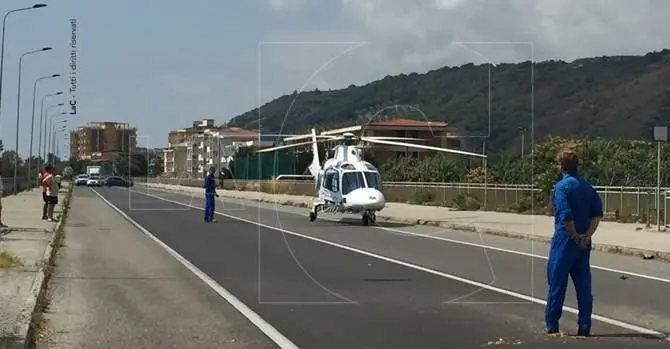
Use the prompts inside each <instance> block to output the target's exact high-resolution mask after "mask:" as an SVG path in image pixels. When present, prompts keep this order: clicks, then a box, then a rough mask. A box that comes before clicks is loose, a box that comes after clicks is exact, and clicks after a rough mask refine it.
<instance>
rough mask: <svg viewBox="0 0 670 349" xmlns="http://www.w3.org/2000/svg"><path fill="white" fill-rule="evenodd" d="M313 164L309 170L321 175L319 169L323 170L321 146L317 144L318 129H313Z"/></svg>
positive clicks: (315, 174)
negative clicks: (320, 155)
mask: <svg viewBox="0 0 670 349" xmlns="http://www.w3.org/2000/svg"><path fill="white" fill-rule="evenodd" d="M312 153H313V155H314V156H313V157H312V164H311V165H310V166H309V172H310V173H311V174H312V176H314V178H315V179H316V177H317V176H318V175H319V171H321V161H320V160H319V147H318V144H317V140H316V130H315V129H312Z"/></svg>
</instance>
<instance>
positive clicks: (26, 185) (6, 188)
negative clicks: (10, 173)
mask: <svg viewBox="0 0 670 349" xmlns="http://www.w3.org/2000/svg"><path fill="white" fill-rule="evenodd" d="M36 185H37V183H33V182H32V181H28V180H26V179H25V178H23V179H19V180H17V181H16V186H17V190H16V192H17V193H18V192H21V191H24V190H28V189H30V188H32V187H35V186H36ZM12 194H14V178H3V179H2V196H3V197H5V196H7V195H12Z"/></svg>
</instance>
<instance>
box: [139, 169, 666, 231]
mask: <svg viewBox="0 0 670 349" xmlns="http://www.w3.org/2000/svg"><path fill="white" fill-rule="evenodd" d="M282 178H287V177H282ZM146 181H149V182H153V183H164V184H176V185H187V186H202V179H174V178H137V179H135V183H142V182H146ZM224 183H225V187H226V188H227V189H236V190H253V191H258V190H261V188H267V189H272V188H274V190H276V191H278V192H286V193H293V194H296V195H314V181H313V180H292V179H287V180H280V181H272V180H261V181H258V180H256V181H247V180H237V179H228V180H225V181H224ZM383 185H384V190H383V191H384V194H385V195H386V197H387V200H389V201H396V202H413V201H426V199H429V201H433V202H436V203H451V202H453V201H454V200H455V199H456V198H457V197H458V196H459V195H461V194H465V193H467V194H468V195H470V196H474V197H476V198H477V199H478V201H479V202H481V205H482V208H484V209H489V210H495V209H498V208H507V209H509V208H514V207H519V206H522V205H527V204H528V197H529V196H530V195H531V194H533V193H537V192H539V191H540V189H537V188H534V187H533V186H532V185H530V184H526V185H519V184H498V183H439V182H386V181H385V182H384V183H383ZM596 189H597V190H598V193H599V194H600V197H601V199H602V201H603V208H604V210H605V212H609V213H611V214H615V213H616V214H618V215H619V216H620V217H631V219H633V218H639V219H644V220H647V219H648V220H649V222H651V224H652V225H653V224H655V222H656V214H657V212H658V214H660V217H661V222H662V224H664V225H666V224H668V222H670V220H669V218H670V214H668V210H667V206H668V201H670V188H668V187H664V188H661V195H663V196H662V197H661V199H663V197H665V200H661V202H662V206H661V207H660V209H659V210H657V207H656V203H657V202H658V201H657V196H656V187H613V186H597V187H596ZM547 200H549V199H548V198H547Z"/></svg>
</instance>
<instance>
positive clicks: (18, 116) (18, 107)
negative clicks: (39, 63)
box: [14, 47, 51, 193]
mask: <svg viewBox="0 0 670 349" xmlns="http://www.w3.org/2000/svg"><path fill="white" fill-rule="evenodd" d="M44 51H51V47H43V48H41V49H38V50H32V51H28V52H26V53H24V54H22V55H21V57H19V88H18V92H17V93H16V135H15V137H16V142H15V147H14V151H16V155H17V156H18V154H19V126H20V124H21V66H22V65H23V57H25V56H27V55H31V54H34V53H39V52H44ZM28 162H30V159H28ZM18 172H19V167H18V166H14V188H15V189H14V192H15V193H17V189H16V188H17V186H16V185H17V181H18V179H17V177H18Z"/></svg>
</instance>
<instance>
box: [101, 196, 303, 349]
mask: <svg viewBox="0 0 670 349" xmlns="http://www.w3.org/2000/svg"><path fill="white" fill-rule="evenodd" d="M91 190H92V191H93V192H94V193H95V194H96V195H98V197H100V199H102V201H104V202H105V203H106V204H107V205H108V206H109V207H111V208H112V209H114V210H115V211H116V212H117V213H118V214H120V215H121V216H122V217H123V218H125V219H126V220H127V221H128V222H130V223H131V224H132V225H134V226H135V227H136V228H137V229H139V230H140V231H141V232H142V233H144V234H145V235H146V236H147V237H149V238H150V239H151V240H153V241H154V242H156V243H157V244H158V245H159V246H160V247H162V248H163V249H165V251H167V252H168V253H169V254H170V255H171V256H172V257H174V258H175V259H176V260H178V261H179V262H180V263H181V264H182V265H183V266H185V267H186V268H187V269H188V270H190V271H191V272H192V273H193V274H194V275H195V276H197V277H198V278H199V279H200V280H202V281H203V282H204V283H205V284H206V285H207V286H209V287H210V288H211V289H212V290H214V292H216V293H217V294H218V295H219V296H221V298H223V299H225V300H226V301H227V302H228V303H230V305H232V306H233V307H234V308H235V309H237V311H239V312H240V313H241V314H242V315H243V316H244V317H246V318H247V319H248V320H249V321H251V323H253V324H254V325H255V326H256V327H257V328H258V329H259V330H261V331H262V332H263V333H264V334H265V335H266V336H268V337H269V338H270V339H271V340H272V341H273V342H275V344H277V346H279V348H281V349H300V348H299V347H298V346H297V345H295V344H293V342H291V341H290V340H289V339H288V338H286V337H285V336H284V335H283V334H281V332H279V331H278V330H277V329H276V328H274V327H273V326H272V325H270V323H268V322H267V321H265V319H263V318H262V317H261V316H260V315H258V314H257V313H256V312H254V311H253V310H252V309H251V308H249V307H248V306H247V305H246V304H244V303H243V302H242V301H240V300H239V299H238V298H237V297H235V296H234V295H233V294H232V293H230V292H229V291H228V290H226V289H225V288H224V287H223V286H221V285H220V284H219V283H217V282H216V281H214V280H213V279H212V278H210V277H209V276H208V275H207V274H205V273H204V272H203V271H202V270H200V269H198V267H196V266H195V265H193V264H192V263H191V262H189V261H188V260H187V259H186V258H184V257H183V256H182V255H180V254H179V253H178V252H177V251H175V250H173V249H172V248H170V246H168V245H166V244H165V243H164V242H163V241H161V240H160V239H158V238H157V237H156V236H154V235H153V234H152V233H151V232H149V231H148V230H147V229H146V228H144V227H143V226H141V225H140V224H139V223H137V222H136V221H135V220H134V219H132V218H130V216H128V215H127V214H126V213H125V212H123V211H122V210H121V209H120V208H118V207H116V206H115V205H114V204H112V203H111V202H110V201H109V200H107V199H106V198H105V197H104V196H102V195H101V194H100V193H98V191H97V190H95V189H93V188H91ZM143 194H144V193H143ZM144 195H148V196H153V195H150V194H144ZM183 206H187V207H188V206H190V205H183Z"/></svg>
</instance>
